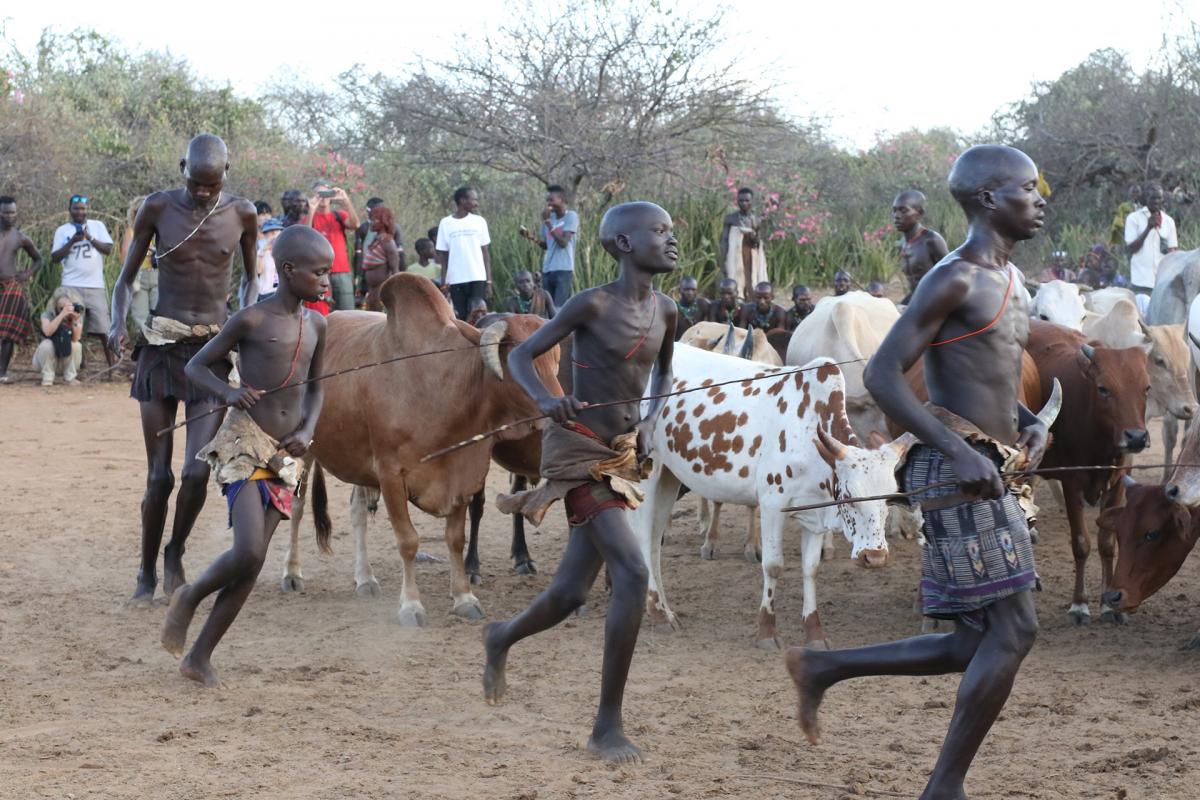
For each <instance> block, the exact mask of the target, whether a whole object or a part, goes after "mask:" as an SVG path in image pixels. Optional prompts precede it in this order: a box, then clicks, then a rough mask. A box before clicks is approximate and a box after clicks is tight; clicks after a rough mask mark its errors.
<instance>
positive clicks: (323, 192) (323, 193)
mask: <svg viewBox="0 0 1200 800" xmlns="http://www.w3.org/2000/svg"><path fill="white" fill-rule="evenodd" d="M336 196H337V192H335V191H334V190H333V189H322V190H321V191H319V192H317V197H336Z"/></svg>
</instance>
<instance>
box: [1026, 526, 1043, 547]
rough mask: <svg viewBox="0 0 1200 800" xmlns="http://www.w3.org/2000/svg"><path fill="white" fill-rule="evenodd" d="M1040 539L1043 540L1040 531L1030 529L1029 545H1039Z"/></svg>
mask: <svg viewBox="0 0 1200 800" xmlns="http://www.w3.org/2000/svg"><path fill="white" fill-rule="evenodd" d="M1040 538H1041V534H1039V533H1038V529H1037V528H1030V529H1029V543H1030V544H1037V543H1038V539H1040Z"/></svg>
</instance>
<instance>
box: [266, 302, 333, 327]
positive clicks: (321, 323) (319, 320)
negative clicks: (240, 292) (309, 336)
mask: <svg viewBox="0 0 1200 800" xmlns="http://www.w3.org/2000/svg"><path fill="white" fill-rule="evenodd" d="M250 308H254V306H250ZM300 308H301V309H303V311H304V324H305V325H308V324H310V323H311V324H312V326H313V327H314V328H316V330H317V333H324V332H325V327H326V325H327V324H328V318H327V317H325V316H324V315H323V314H321V313H320V312H319V311H314V310H312V309H311V308H309V307H308V306H304V305H302V306H300Z"/></svg>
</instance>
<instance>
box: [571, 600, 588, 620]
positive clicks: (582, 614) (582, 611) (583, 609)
mask: <svg viewBox="0 0 1200 800" xmlns="http://www.w3.org/2000/svg"><path fill="white" fill-rule="evenodd" d="M571 613H572V614H574V615H575V616H577V617H579V618H580V619H585V618H586V617H587V615H588V610H587V603H584V604H583V605H581V606H580V607H579V608H577V609H575V610H574V611H572V612H571Z"/></svg>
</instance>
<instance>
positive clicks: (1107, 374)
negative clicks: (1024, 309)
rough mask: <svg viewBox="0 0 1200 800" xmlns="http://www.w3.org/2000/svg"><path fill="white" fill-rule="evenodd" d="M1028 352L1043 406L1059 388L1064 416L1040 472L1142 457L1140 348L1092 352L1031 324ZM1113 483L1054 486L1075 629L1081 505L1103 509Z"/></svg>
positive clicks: (1066, 332)
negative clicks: (1065, 525) (1071, 578)
mask: <svg viewBox="0 0 1200 800" xmlns="http://www.w3.org/2000/svg"><path fill="white" fill-rule="evenodd" d="M1026 350H1028V351H1029V354H1030V355H1031V356H1033V360H1034V363H1035V364H1036V365H1037V369H1038V373H1039V375H1040V377H1041V391H1042V398H1048V397H1049V396H1050V392H1051V388H1052V386H1051V385H1052V383H1053V381H1054V379H1055V378H1057V379H1058V380H1059V381H1060V382H1061V384H1062V393H1063V408H1062V413H1061V414H1059V416H1058V420H1057V421H1056V422H1055V424H1054V426H1053V427H1052V428H1051V429H1050V433H1051V435H1052V437H1053V438H1052V440H1051V444H1050V447H1049V449H1047V450H1046V455H1045V458H1043V459H1042V466H1043V467H1073V466H1084V465H1098V464H1112V465H1114V466H1119V465H1120V464H1121V463H1122V461H1123V460H1124V459H1125V458H1126V457H1127V456H1128V455H1129V454H1130V453H1138V452H1141V451H1142V450H1143V449H1145V447H1146V445H1148V444H1149V443H1150V435H1149V434H1148V433H1147V432H1146V421H1145V420H1146V393H1147V392H1149V390H1150V379H1149V377H1148V376H1147V374H1146V351H1145V350H1144V349H1143V348H1141V347H1130V348H1125V349H1121V350H1114V349H1111V348H1108V347H1103V346H1092V345H1090V344H1088V342H1087V339H1086V338H1085V337H1084V335H1083V334H1082V333H1079V332H1078V331H1073V330H1070V329H1069V328H1064V327H1062V326H1061V325H1055V324H1053V323H1050V322H1042V321H1040V320H1036V319H1035V320H1030V322H1029V342H1028V344H1027V345H1026ZM1113 477H1114V473H1113V471H1112V470H1093V471H1089V472H1067V473H1062V477H1061V478H1058V479H1057V480H1059V482H1060V483H1061V484H1062V489H1063V500H1064V502H1065V504H1066V512H1067V521H1068V522H1069V523H1070V526H1071V550H1072V552H1073V553H1074V555H1075V593H1074V596H1073V598H1072V603H1071V608H1070V610H1068V612H1067V617H1068V619H1070V620H1071V621H1072V622H1074V623H1075V624H1077V625H1083V624H1086V623H1088V622H1091V612H1090V610H1089V609H1088V604H1087V593H1086V592H1085V590H1084V568H1085V566H1086V565H1087V558H1088V554H1089V553H1090V552H1091V542H1090V540H1089V538H1088V529H1087V521H1086V520H1085V519H1084V516H1083V504H1084V502H1087V503H1088V504H1090V505H1095V504H1097V503H1098V502H1100V500H1101V498H1102V496H1104V497H1105V501H1106V503H1107V502H1108V501H1109V500H1110V499H1111V498H1112V497H1113V496H1114V495H1116V494H1119V492H1113V493H1109V494H1108V495H1107V496H1105V490H1106V489H1107V488H1109V485H1110V483H1112V480H1113ZM1099 546H1100V559H1101V563H1102V566H1103V576H1104V582H1103V583H1102V584H1101V593H1103V592H1104V591H1105V590H1106V588H1107V585H1108V584H1107V581H1108V579H1109V578H1110V577H1111V575H1112V544H1111V537H1110V536H1109V535H1108V534H1107V533H1106V532H1105V531H1103V530H1101V536H1100V541H1099ZM1101 610H1102V611H1104V610H1106V608H1105V607H1103V606H1102V608H1101Z"/></svg>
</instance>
